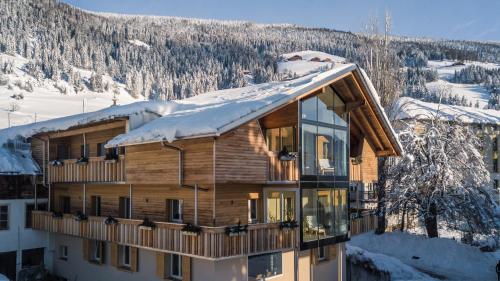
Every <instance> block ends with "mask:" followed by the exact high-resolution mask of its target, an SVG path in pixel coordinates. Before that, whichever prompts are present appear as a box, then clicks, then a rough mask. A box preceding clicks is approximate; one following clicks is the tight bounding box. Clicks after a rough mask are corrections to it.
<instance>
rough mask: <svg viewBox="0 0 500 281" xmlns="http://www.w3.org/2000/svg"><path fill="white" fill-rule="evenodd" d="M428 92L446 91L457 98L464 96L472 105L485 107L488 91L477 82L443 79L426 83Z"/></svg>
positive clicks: (488, 95)
mask: <svg viewBox="0 0 500 281" xmlns="http://www.w3.org/2000/svg"><path fill="white" fill-rule="evenodd" d="M426 86H427V89H428V90H429V92H437V93H440V92H441V93H443V92H444V93H446V94H449V95H450V96H456V97H458V98H460V99H461V98H462V97H464V98H465V99H466V100H467V101H468V102H469V103H470V104H471V105H472V106H473V107H475V106H476V104H477V105H478V106H479V108H486V107H487V105H488V99H489V97H490V93H489V92H488V90H487V89H486V88H484V87H483V86H481V85H477V84H458V83H451V82H448V81H445V80H441V79H439V80H437V81H434V82H429V83H427V84H426Z"/></svg>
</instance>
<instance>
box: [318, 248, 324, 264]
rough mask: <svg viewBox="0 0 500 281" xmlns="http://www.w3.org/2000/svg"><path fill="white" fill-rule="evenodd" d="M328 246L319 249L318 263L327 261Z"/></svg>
mask: <svg viewBox="0 0 500 281" xmlns="http://www.w3.org/2000/svg"><path fill="white" fill-rule="evenodd" d="M325 247H326V246H321V247H319V248H318V261H324V260H326V248H325Z"/></svg>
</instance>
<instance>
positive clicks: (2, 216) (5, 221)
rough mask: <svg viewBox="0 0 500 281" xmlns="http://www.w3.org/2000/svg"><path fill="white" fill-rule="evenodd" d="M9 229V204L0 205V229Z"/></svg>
mask: <svg viewBox="0 0 500 281" xmlns="http://www.w3.org/2000/svg"><path fill="white" fill-rule="evenodd" d="M8 229H9V206H8V205H3V206H0V230H8Z"/></svg>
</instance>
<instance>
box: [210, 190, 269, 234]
mask: <svg viewBox="0 0 500 281" xmlns="http://www.w3.org/2000/svg"><path fill="white" fill-rule="evenodd" d="M256 197H258V201H257V210H258V213H257V218H258V221H259V222H263V213H264V212H263V208H264V205H263V203H264V202H263V199H262V198H263V196H262V185H257V184H253V185H252V184H237V185H236V184H234V185H232V184H218V185H217V186H216V193H215V218H216V225H217V226H222V225H233V224H237V223H238V221H240V222H241V223H242V224H247V223H248V199H250V198H256Z"/></svg>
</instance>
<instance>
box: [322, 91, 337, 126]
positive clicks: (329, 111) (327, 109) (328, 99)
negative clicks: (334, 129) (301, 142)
mask: <svg viewBox="0 0 500 281" xmlns="http://www.w3.org/2000/svg"><path fill="white" fill-rule="evenodd" d="M326 89H327V91H325V92H324V93H322V94H319V95H318V121H319V122H322V123H327V124H334V123H333V115H334V113H333V109H334V106H333V99H334V98H333V96H334V95H333V91H332V90H331V88H330V87H327V88H326Z"/></svg>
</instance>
